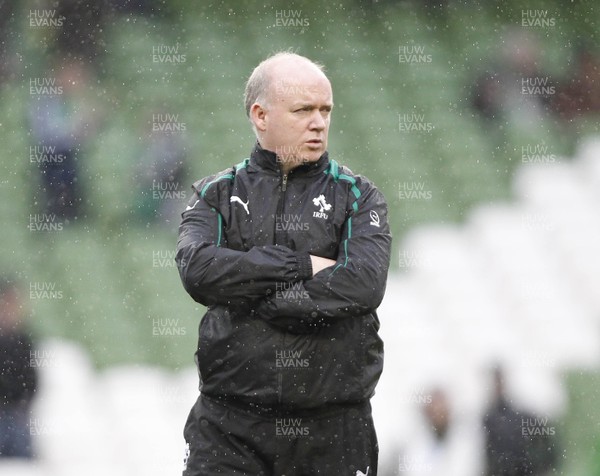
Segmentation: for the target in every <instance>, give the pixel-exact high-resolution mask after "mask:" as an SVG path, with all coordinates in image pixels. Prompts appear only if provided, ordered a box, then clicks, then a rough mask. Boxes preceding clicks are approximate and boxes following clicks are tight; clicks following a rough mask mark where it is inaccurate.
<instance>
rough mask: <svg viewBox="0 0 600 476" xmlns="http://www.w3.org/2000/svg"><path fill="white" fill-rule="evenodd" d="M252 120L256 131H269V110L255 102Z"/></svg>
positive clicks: (251, 115) (251, 111) (251, 110)
mask: <svg viewBox="0 0 600 476" xmlns="http://www.w3.org/2000/svg"><path fill="white" fill-rule="evenodd" d="M250 120H251V121H252V124H254V127H256V130H258V131H261V132H264V131H265V130H266V129H267V110H266V109H264V108H263V107H262V106H261V105H260V104H259V103H257V102H255V103H254V104H252V107H251V108H250Z"/></svg>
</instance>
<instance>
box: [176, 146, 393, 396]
mask: <svg viewBox="0 0 600 476" xmlns="http://www.w3.org/2000/svg"><path fill="white" fill-rule="evenodd" d="M193 189H194V194H193V196H192V198H191V200H190V202H189V205H188V206H187V208H186V210H185V211H184V212H183V213H182V219H183V220H182V223H181V225H180V228H179V241H178V243H177V255H176V261H177V265H178V268H179V272H180V275H181V279H182V281H183V284H184V287H185V289H186V290H187V292H188V293H189V294H190V295H191V296H192V298H194V300H196V301H197V302H199V303H201V304H204V305H206V306H207V307H208V310H207V312H206V314H205V315H204V317H203V318H202V320H201V323H200V331H199V340H198V351H197V353H196V360H197V363H198V370H199V373H200V378H201V390H202V392H203V393H205V394H207V395H212V396H217V397H221V398H231V399H237V400H240V401H245V402H249V403H256V404H260V405H265V406H273V405H276V406H279V407H282V406H284V407H286V408H312V407H317V406H321V405H324V404H328V403H349V402H358V401H363V400H365V399H368V398H370V397H371V396H372V395H373V392H374V389H375V385H376V384H377V381H378V379H379V376H380V374H381V371H382V368H383V343H382V341H381V339H380V338H379V336H378V334H377V331H378V329H379V320H378V318H377V315H376V312H375V310H376V309H377V307H378V306H379V304H380V303H381V300H382V298H383V294H384V291H385V284H386V279H387V272H388V266H389V259H390V246H391V235H390V231H389V227H388V223H387V207H386V203H385V200H384V198H383V195H382V194H381V193H380V192H379V191H378V190H377V189H376V188H375V186H374V185H373V184H372V183H371V182H369V181H368V180H367V179H366V178H364V177H362V176H360V175H354V174H353V173H352V172H351V171H350V170H348V169H347V168H345V167H342V166H339V165H338V164H337V162H335V161H334V160H330V159H329V158H328V155H327V153H325V154H323V156H322V157H321V158H320V159H319V160H318V161H317V162H315V163H310V164H305V165H301V166H299V167H297V168H296V169H294V170H292V171H291V172H290V173H289V174H288V176H287V177H285V176H283V175H282V173H281V169H280V168H279V164H278V163H277V157H276V155H275V154H274V153H272V152H270V151H267V150H264V149H262V148H261V147H260V146H259V145H258V144H257V146H256V147H255V149H254V151H253V152H252V155H251V157H250V158H249V159H246V160H244V161H243V162H241V163H240V164H238V165H237V166H235V167H232V168H229V169H226V170H224V171H222V172H220V173H218V174H216V175H213V176H210V177H207V178H204V179H202V180H200V181H198V182H196V183H195V184H194V185H193ZM309 254H313V255H318V256H322V257H326V258H331V259H334V260H336V261H337V264H336V265H335V266H334V267H330V268H327V269H325V270H323V271H321V272H319V273H317V275H315V276H314V277H312V266H311V262H310V257H309Z"/></svg>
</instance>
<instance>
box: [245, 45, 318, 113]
mask: <svg viewBox="0 0 600 476" xmlns="http://www.w3.org/2000/svg"><path fill="white" fill-rule="evenodd" d="M283 58H295V59H299V60H302V61H307V62H309V63H310V64H312V65H314V66H316V67H317V69H319V71H321V72H322V73H323V74H324V73H325V67H324V66H323V65H322V64H320V63H315V62H314V61H312V60H310V59H308V58H306V57H305V56H301V55H299V54H296V53H293V52H291V51H280V52H278V53H275V54H273V55H271V56H269V57H268V58H266V59H265V60H263V61H261V63H260V64H259V65H258V66H257V67H256V68H254V71H252V74H251V75H250V77H249V78H248V81H247V82H246V89H245V91H244V106H245V107H246V116H248V118H250V109H251V108H252V104H254V103H255V102H258V103H261V104H263V105H265V106H266V105H267V98H268V92H269V86H270V85H271V75H270V74H269V66H270V65H271V63H273V62H274V61H277V60H280V59H283Z"/></svg>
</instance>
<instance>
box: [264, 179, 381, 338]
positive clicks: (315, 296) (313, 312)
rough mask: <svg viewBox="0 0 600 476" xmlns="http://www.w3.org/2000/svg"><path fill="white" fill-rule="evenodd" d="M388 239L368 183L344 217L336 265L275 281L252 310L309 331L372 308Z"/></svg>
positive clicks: (377, 194)
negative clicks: (287, 281)
mask: <svg viewBox="0 0 600 476" xmlns="http://www.w3.org/2000/svg"><path fill="white" fill-rule="evenodd" d="M391 241H392V237H391V234H390V230H389V226H388V221H387V206H386V203H385V199H384V198H383V195H382V194H381V193H380V192H379V191H378V190H377V189H376V188H375V187H374V186H372V185H370V184H368V186H367V187H366V189H365V190H364V191H363V193H362V194H361V195H360V197H359V198H358V200H356V202H355V207H353V210H352V212H351V213H350V214H349V216H348V218H347V219H346V222H345V224H344V227H343V235H342V242H341V243H340V246H339V253H338V256H337V259H336V264H335V266H333V267H329V268H326V269H324V270H322V271H320V272H319V273H317V274H316V275H315V276H314V277H313V278H312V279H307V280H304V281H302V282H298V283H293V284H291V285H289V284H280V285H279V286H278V288H279V289H276V291H275V293H274V294H271V295H270V296H268V297H267V298H265V299H263V300H261V302H260V303H259V304H258V306H257V307H256V309H255V312H256V313H257V314H258V315H259V316H260V317H262V318H264V319H266V320H268V321H270V322H271V323H272V324H274V325H277V326H281V327H284V328H287V329H288V330H290V331H292V332H311V331H313V330H315V329H317V328H318V327H321V326H324V325H328V324H329V323H331V322H332V320H335V319H339V318H347V317H352V316H360V315H364V314H367V313H369V312H372V311H374V310H375V309H377V307H378V306H379V304H380V303H381V301H382V299H383V295H384V293H385V286H386V281H387V273H388V268H389V263H390V251H391Z"/></svg>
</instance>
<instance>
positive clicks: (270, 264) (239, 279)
mask: <svg viewBox="0 0 600 476" xmlns="http://www.w3.org/2000/svg"><path fill="white" fill-rule="evenodd" d="M175 261H176V262H177V267H178V269H179V275H180V276H181V280H182V282H183V286H184V288H185V289H186V291H187V292H188V293H189V294H190V296H191V297H192V298H193V299H194V300H195V301H197V302H199V303H201V304H204V305H205V306H210V305H214V304H225V305H235V304H241V303H244V302H246V301H248V300H252V299H258V298H261V297H263V296H265V295H266V293H267V291H268V290H270V289H273V288H275V286H276V283H278V282H292V281H297V280H302V279H305V278H307V277H309V276H310V275H311V274H312V265H311V262H310V256H309V254H308V253H306V252H305V253H299V252H295V251H292V250H291V249H289V248H287V247H285V246H278V245H269V246H257V247H254V248H252V249H250V250H248V251H237V250H232V249H228V248H227V244H226V238H225V236H224V230H223V217H222V216H221V215H220V213H219V211H217V210H216V209H215V208H214V207H211V206H210V205H209V204H208V203H207V202H206V201H205V200H204V199H203V198H202V197H201V196H200V195H199V194H198V192H195V193H194V194H193V196H192V199H191V200H190V204H189V205H188V207H187V208H186V210H185V211H184V212H183V213H182V222H181V225H180V227H179V240H178V242H177V253H176V255H175Z"/></svg>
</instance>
